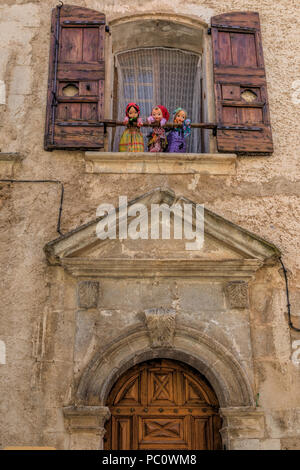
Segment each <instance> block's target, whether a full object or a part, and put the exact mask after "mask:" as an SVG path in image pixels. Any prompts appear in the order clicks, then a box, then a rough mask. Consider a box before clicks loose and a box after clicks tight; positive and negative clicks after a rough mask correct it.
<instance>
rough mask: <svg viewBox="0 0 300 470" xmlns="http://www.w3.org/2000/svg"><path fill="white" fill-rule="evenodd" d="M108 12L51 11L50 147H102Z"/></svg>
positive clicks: (66, 7)
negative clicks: (106, 16) (106, 18)
mask: <svg viewBox="0 0 300 470" xmlns="http://www.w3.org/2000/svg"><path fill="white" fill-rule="evenodd" d="M104 41H105V16H104V15H103V14H102V13H99V12H97V11H94V10H90V9H87V8H79V7H76V6H70V5H63V6H62V7H57V8H55V9H54V10H52V23H51V45H50V61H49V81H48V96H47V113H46V130H45V149H46V150H53V149H70V150H71V149H84V150H86V149H99V148H102V147H103V142H104V133H103V126H102V125H101V124H100V123H99V122H98V121H99V120H100V119H101V118H103V117H104V116H103V112H104V78H105V76H104V73H105V70H104V65H105V64H104Z"/></svg>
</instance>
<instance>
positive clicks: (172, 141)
mask: <svg viewBox="0 0 300 470" xmlns="http://www.w3.org/2000/svg"><path fill="white" fill-rule="evenodd" d="M167 139H168V149H167V152H170V153H185V152H186V139H185V137H184V132H183V129H176V128H175V129H172V130H171V132H169V134H168V137H167Z"/></svg>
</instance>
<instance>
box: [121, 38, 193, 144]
mask: <svg viewBox="0 0 300 470" xmlns="http://www.w3.org/2000/svg"><path fill="white" fill-rule="evenodd" d="M116 67H117V74H118V90H117V93H116V98H117V109H118V120H123V118H124V112H125V108H126V105H127V104H128V103H129V102H131V101H133V102H136V103H138V105H139V106H140V108H141V116H143V117H147V116H149V115H150V114H151V110H152V107H153V106H154V105H155V104H163V105H164V106H166V107H167V109H168V111H169V112H170V122H172V112H173V111H174V110H175V109H176V108H177V107H178V106H181V107H183V108H185V109H186V111H187V114H188V117H189V118H190V119H191V120H192V122H200V121H201V114H202V113H201V57H200V55H197V54H194V53H190V52H186V51H181V50H179V49H171V48H162V47H157V48H145V49H137V50H133V51H128V52H122V53H120V54H117V55H116ZM123 130H124V129H122V128H118V129H117V131H116V133H115V136H114V139H113V149H114V151H115V152H116V151H118V145H119V139H120V135H121V133H122V132H123ZM142 132H143V134H144V136H145V137H146V135H147V134H148V133H149V128H144V129H143V130H142ZM145 143H146V141H145ZM145 148H146V147H145ZM187 151H188V152H197V153H201V132H200V130H198V129H195V130H193V133H192V135H191V138H190V139H189V143H188V149H187Z"/></svg>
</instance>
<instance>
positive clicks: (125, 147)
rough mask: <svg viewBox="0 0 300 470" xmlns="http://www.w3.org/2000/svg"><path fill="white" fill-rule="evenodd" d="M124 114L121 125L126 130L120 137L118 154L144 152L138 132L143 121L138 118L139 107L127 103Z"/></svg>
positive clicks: (141, 137) (142, 139) (139, 132)
mask: <svg viewBox="0 0 300 470" xmlns="http://www.w3.org/2000/svg"><path fill="white" fill-rule="evenodd" d="M125 114H126V116H125V118H124V121H123V123H124V125H125V126H127V128H126V129H125V131H124V132H123V134H122V136H121V139H120V144H119V152H144V138H143V135H142V133H141V131H140V128H141V126H142V125H143V121H142V119H141V118H140V117H139V115H140V108H139V106H138V105H137V104H136V103H129V104H128V105H127V106H126V111H125Z"/></svg>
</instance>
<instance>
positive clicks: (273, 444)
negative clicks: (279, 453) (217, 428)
mask: <svg viewBox="0 0 300 470" xmlns="http://www.w3.org/2000/svg"><path fill="white" fill-rule="evenodd" d="M280 449H281V443H280V439H265V440H260V439H234V440H232V441H231V449H230V450H280Z"/></svg>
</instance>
